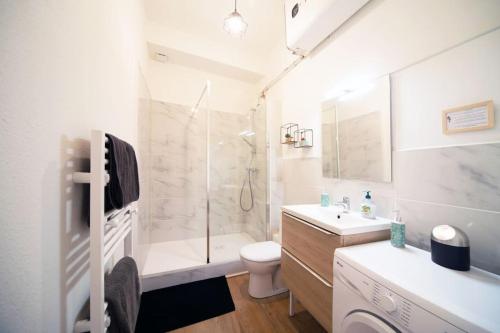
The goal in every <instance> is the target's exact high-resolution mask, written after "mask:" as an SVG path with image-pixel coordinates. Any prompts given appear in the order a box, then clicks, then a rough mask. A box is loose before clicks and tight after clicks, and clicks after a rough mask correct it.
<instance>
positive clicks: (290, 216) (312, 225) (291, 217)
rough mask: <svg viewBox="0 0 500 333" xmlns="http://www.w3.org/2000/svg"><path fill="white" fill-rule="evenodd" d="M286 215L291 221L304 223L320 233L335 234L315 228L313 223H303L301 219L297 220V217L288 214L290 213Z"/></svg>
mask: <svg viewBox="0 0 500 333" xmlns="http://www.w3.org/2000/svg"><path fill="white" fill-rule="evenodd" d="M284 214H285V215H286V216H287V217H289V218H290V219H292V220H294V221H297V222H299V223H302V224H304V225H306V226H308V227H311V228H313V229H315V230H318V231H320V232H322V233H324V234H325V235H333V233H332V232H329V231H326V230H323V229H321V228H319V227H317V226H315V225H314V224H311V223H309V222H306V221H302V220H300V219H298V218H296V217H295V216H292V215H290V214H288V213H284Z"/></svg>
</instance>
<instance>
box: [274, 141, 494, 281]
mask: <svg viewBox="0 0 500 333" xmlns="http://www.w3.org/2000/svg"><path fill="white" fill-rule="evenodd" d="M283 171H284V176H283V186H284V188H285V200H284V202H285V204H300V203H319V198H320V193H321V192H322V191H324V190H326V191H328V192H329V193H330V196H331V197H332V200H340V199H341V197H342V196H344V195H345V196H349V197H350V199H351V206H352V209H353V210H359V205H360V203H361V200H362V190H372V191H373V199H374V202H375V203H376V205H377V215H379V216H383V217H388V218H391V217H392V216H393V213H392V211H393V210H394V209H398V210H400V212H401V216H402V218H403V220H404V222H405V223H406V233H407V235H406V236H407V242H408V243H409V244H411V245H414V246H417V247H420V248H423V249H426V250H429V249H430V234H431V230H432V228H433V227H434V226H436V225H440V224H450V225H454V226H456V227H458V228H460V229H462V230H463V231H465V233H466V234H467V235H468V237H469V239H470V242H471V262H472V265H474V266H476V267H479V268H483V269H485V270H488V271H491V272H494V273H496V274H500V242H499V241H498V239H500V143H495V144H478V145H468V146H456V147H445V148H430V149H415V150H405V151H395V152H393V173H394V180H393V182H392V183H376V182H366V181H352V180H339V179H329V178H321V159H320V158H304V159H285V160H283Z"/></svg>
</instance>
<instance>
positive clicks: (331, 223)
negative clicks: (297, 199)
mask: <svg viewBox="0 0 500 333" xmlns="http://www.w3.org/2000/svg"><path fill="white" fill-rule="evenodd" d="M281 210H282V211H283V212H285V213H287V214H289V215H292V216H295V217H298V218H299V219H302V220H304V221H307V222H309V223H311V224H314V225H316V226H318V227H320V228H323V229H325V230H328V231H331V232H333V233H335V234H337V235H352V234H359V233H363V232H371V231H378V230H386V229H389V228H390V227H391V221H390V220H388V219H384V218H380V217H377V218H376V219H367V218H364V217H362V216H361V214H360V213H358V212H352V211H351V212H349V213H342V208H340V207H336V206H330V207H321V206H320V205H290V206H282V207H281ZM338 216H340V218H338Z"/></svg>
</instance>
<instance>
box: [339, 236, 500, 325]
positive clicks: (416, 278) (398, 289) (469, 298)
mask: <svg viewBox="0 0 500 333" xmlns="http://www.w3.org/2000/svg"><path fill="white" fill-rule="evenodd" d="M333 265H334V269H333V271H334V283H333V327H334V330H333V332H335V333H395V332H402V333H407V332H411V333H420V332H422V333H433V332H436V333H437V332H440V333H444V332H446V333H459V332H460V333H463V332H471V333H472V332H473V333H482V332H500V277H499V276H498V275H495V274H491V273H488V272H485V271H482V270H480V269H477V268H471V270H470V271H468V272H459V271H454V270H450V269H447V268H444V267H441V266H439V265H436V264H435V263H433V262H432V260H431V258H430V253H429V252H426V251H423V250H420V249H417V248H415V247H412V246H407V247H406V248H404V249H397V248H394V247H392V246H391V245H390V242H388V241H384V242H376V243H370V244H363V245H358V246H352V247H346V248H339V249H337V250H336V251H335V258H334V264H333Z"/></svg>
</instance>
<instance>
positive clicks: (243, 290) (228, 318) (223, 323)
mask: <svg viewBox="0 0 500 333" xmlns="http://www.w3.org/2000/svg"><path fill="white" fill-rule="evenodd" d="M228 283H229V289H230V290H231V295H232V296H233V301H234V305H235V307H236V311H233V312H230V313H227V314H225V315H222V316H219V317H215V318H212V319H209V320H205V321H202V322H199V323H197V324H193V325H190V326H187V327H183V328H180V329H178V330H175V331H173V332H177V333H181V332H182V333H192V332H209V333H219V332H221V333H222V332H224V333H227V332H307V333H315V332H326V331H325V330H324V329H323V328H322V327H321V326H320V324H319V323H318V322H317V321H316V320H315V319H314V318H313V317H312V316H311V315H310V314H309V312H307V311H305V310H304V308H303V307H302V306H301V305H300V304H298V302H297V305H296V308H295V309H296V314H295V316H294V317H289V316H288V293H284V294H281V295H278V296H273V297H269V298H265V299H255V298H252V297H251V296H250V295H248V274H244V275H240V276H235V277H231V278H228Z"/></svg>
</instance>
